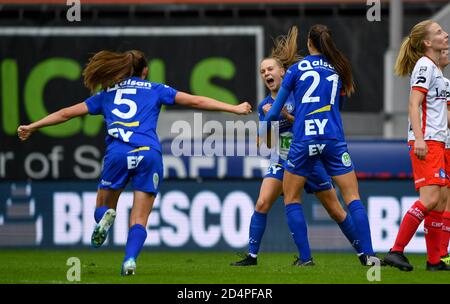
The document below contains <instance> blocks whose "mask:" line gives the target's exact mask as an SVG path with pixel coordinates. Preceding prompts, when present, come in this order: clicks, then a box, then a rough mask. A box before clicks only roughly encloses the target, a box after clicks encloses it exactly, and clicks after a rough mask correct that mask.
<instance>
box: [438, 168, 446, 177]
mask: <svg viewBox="0 0 450 304" xmlns="http://www.w3.org/2000/svg"><path fill="white" fill-rule="evenodd" d="M439 177H440V178H445V177H446V175H445V170H444V169H442V168H441V169H439Z"/></svg>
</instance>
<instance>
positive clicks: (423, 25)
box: [395, 20, 434, 77]
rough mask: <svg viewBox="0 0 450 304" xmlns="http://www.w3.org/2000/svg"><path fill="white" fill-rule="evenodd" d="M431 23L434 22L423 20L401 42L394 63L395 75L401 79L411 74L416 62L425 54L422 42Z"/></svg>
mask: <svg viewBox="0 0 450 304" xmlns="http://www.w3.org/2000/svg"><path fill="white" fill-rule="evenodd" d="M432 23H434V21H432V20H425V21H422V22H420V23H418V24H416V25H415V26H414V27H413V28H412V30H411V33H410V34H409V36H408V37H406V38H405V39H404V40H403V42H402V45H401V46H400V50H399V52H398V56H397V60H396V62H395V74H397V75H398V76H402V77H403V76H407V75H410V74H411V73H412V71H413V69H414V66H415V65H416V62H417V61H418V60H419V59H420V58H421V57H422V56H423V55H424V54H425V47H424V44H423V40H425V38H426V36H427V35H428V28H429V26H430V25H431V24H432Z"/></svg>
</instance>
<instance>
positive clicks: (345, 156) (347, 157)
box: [342, 152, 352, 167]
mask: <svg viewBox="0 0 450 304" xmlns="http://www.w3.org/2000/svg"><path fill="white" fill-rule="evenodd" d="M342 163H343V164H344V166H346V167H350V166H351V165H352V159H351V158H350V154H348V152H345V153H344V154H342Z"/></svg>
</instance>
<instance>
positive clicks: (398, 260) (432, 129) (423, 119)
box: [384, 20, 450, 271]
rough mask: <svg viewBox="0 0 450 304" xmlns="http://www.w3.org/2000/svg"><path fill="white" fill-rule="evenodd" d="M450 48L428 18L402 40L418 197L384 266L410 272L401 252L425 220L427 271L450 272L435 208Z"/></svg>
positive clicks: (401, 68) (400, 69)
mask: <svg viewBox="0 0 450 304" xmlns="http://www.w3.org/2000/svg"><path fill="white" fill-rule="evenodd" d="M445 49H448V34H447V33H446V32H445V31H444V30H443V29H442V28H441V26H440V25H439V24H437V23H436V22H434V21H432V20H425V21H422V22H420V23H418V24H416V25H415V26H414V27H413V29H412V30H411V33H410V34H409V36H408V37H407V38H406V39H405V40H404V41H403V43H402V45H401V47H400V51H399V55H398V57H397V62H396V65H395V72H396V74H398V75H399V76H406V75H410V76H411V81H410V86H411V92H410V96H409V109H408V110H409V111H408V112H409V132H408V147H409V149H410V158H411V163H412V168H413V175H414V184H415V188H416V190H417V191H419V200H417V201H416V202H415V203H414V204H413V205H412V206H411V207H410V208H409V210H408V211H407V213H406V215H405V216H404V218H403V220H402V222H401V224H400V228H399V231H398V234H397V238H396V240H395V244H394V246H393V247H392V248H391V250H390V251H389V253H388V254H387V255H386V256H385V258H384V261H385V262H386V264H388V265H391V266H395V267H397V268H399V269H400V270H404V271H411V270H413V266H412V265H411V264H410V263H409V261H408V259H407V258H406V257H405V256H404V255H403V251H404V249H405V247H406V246H407V245H408V243H409V241H410V240H411V238H412V237H413V236H414V234H415V233H416V231H417V228H418V227H419V225H420V223H421V222H422V221H423V220H424V224H425V241H426V245H427V254H428V259H427V266H426V269H427V270H429V271H435V270H450V267H447V266H446V265H445V263H444V262H442V261H441V260H440V255H439V249H440V241H441V234H442V229H441V225H442V212H438V210H435V208H436V207H437V205H438V203H439V201H440V193H441V187H443V186H445V185H446V184H447V182H446V176H445V160H444V159H445V141H446V139H447V109H446V107H447V102H446V91H445V83H444V79H443V75H442V71H441V70H440V69H439V67H438V61H439V57H440V56H441V51H442V50H445Z"/></svg>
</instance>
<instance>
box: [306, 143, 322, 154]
mask: <svg viewBox="0 0 450 304" xmlns="http://www.w3.org/2000/svg"><path fill="white" fill-rule="evenodd" d="M325 146H326V144H314V145H309V146H308V148H309V156H313V155H317V154H321V153H322V151H323V149H324V148H325Z"/></svg>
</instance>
